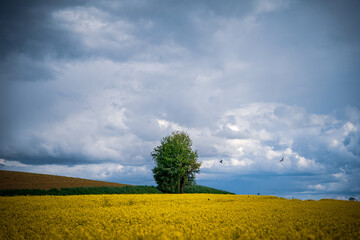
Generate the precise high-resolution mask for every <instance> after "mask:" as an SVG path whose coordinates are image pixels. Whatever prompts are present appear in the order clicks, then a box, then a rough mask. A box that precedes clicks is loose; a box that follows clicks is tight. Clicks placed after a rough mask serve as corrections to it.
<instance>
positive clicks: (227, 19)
mask: <svg viewBox="0 0 360 240" xmlns="http://www.w3.org/2000/svg"><path fill="white" fill-rule="evenodd" d="M0 9H1V10H0V11H1V16H0V31H1V36H4V37H2V38H1V39H0V59H1V62H0V71H1V72H2V75H1V76H0V93H1V94H0V95H1V96H0V114H1V117H0V132H1V136H0V164H3V165H5V168H11V169H16V168H19V169H20V168H21V169H24V170H27V171H32V170H36V169H38V171H42V172H46V171H49V170H51V171H53V172H54V173H56V174H59V173H61V172H69V173H71V174H76V175H78V174H80V173H81V172H83V173H84V172H86V171H89V172H91V174H93V173H94V174H95V175H96V176H97V178H99V179H115V178H116V176H117V175H116V173H115V172H116V171H115V170H113V171H112V170H110V169H117V170H118V171H120V169H122V170H121V171H122V176H123V177H124V178H125V176H126V177H128V178H132V179H135V177H134V176H135V175H136V174H140V173H142V174H144V176H146V177H144V178H143V179H144V181H145V179H146V181H148V182H149V181H150V180H149V179H151V171H150V169H151V166H152V161H151V157H150V152H151V150H152V149H153V147H154V146H156V145H157V144H158V143H159V141H160V139H161V138H162V137H163V136H165V135H167V134H169V133H170V132H171V131H172V130H174V129H183V130H187V131H189V132H190V133H191V136H192V137H193V140H194V146H195V147H196V148H197V149H198V150H199V154H200V156H201V161H203V162H204V167H203V171H202V175H201V176H202V177H201V178H199V181H204V182H206V181H207V182H208V183H210V182H211V181H212V178H219V176H224V179H227V180H226V181H227V182H226V183H224V184H223V186H226V185H229V184H233V183H234V182H236V181H240V182H244V183H245V182H253V185H254V186H255V185H256V186H260V185H261V182H266V181H267V179H268V178H270V177H267V178H266V177H265V176H264V174H272V175H274V177H273V179H271V180H269V181H273V183H279V182H280V181H282V179H283V178H286V179H288V181H292V183H293V184H292V185H294V184H297V183H298V182H301V181H302V180H303V179H306V178H307V177H308V179H309V181H308V182H307V183H306V184H305V183H304V184H299V186H298V187H296V188H295V187H294V188H293V191H296V192H298V193H299V194H304V193H301V192H306V191H308V192H312V193H311V194H313V193H314V194H316V193H318V194H320V193H322V194H326V193H328V194H330V193H331V194H337V193H340V192H344V191H350V190H351V189H353V190H351V191H352V192H354V193H355V192H359V190H356V186H353V185H351V184H345V180H344V179H348V180H350V178H352V180H351V182H355V181H357V180H358V178H359V176H358V174H356V170H357V169H358V168H359V166H358V159H359V152H360V150H359V149H360V147H359V145H360V140H359V138H360V137H359V131H358V130H359V128H360V127H359V110H358V109H359V108H360V105H359V103H360V99H359V94H358V89H359V87H360V85H359V84H360V83H359V81H358V76H359V68H358V65H359V56H360V54H359V45H360V44H359V34H358V33H357V31H356V30H357V29H356V27H357V26H358V25H359V15H358V14H357V12H358V10H359V9H360V8H359V3H358V2H357V1H346V2H344V1H327V2H326V3H325V2H324V1H293V0H257V1H242V2H241V3H239V2H238V1H223V2H221V3H220V2H218V1H185V2H184V1H182V2H170V1H110V0H109V1H101V2H100V1H51V2H47V1H31V2H30V1H27V2H21V3H20V2H17V1H12V2H1V8H0ZM281 154H283V155H286V156H287V158H289V160H290V161H289V162H288V163H286V164H287V165H286V164H285V165H284V166H283V167H281V166H280V167H279V166H278V165H277V164H275V165H274V164H272V159H276V158H278V157H280V155H281ZM218 158H226V159H227V161H228V163H229V164H228V165H226V164H224V169H218V167H219V166H217V165H216V164H215V162H216V159H218ZM34 166H36V167H34ZM51 166H53V167H51ZM96 166H99V169H100V170H95V169H96ZM232 169H233V170H234V171H237V172H234V171H231V170H232ZM102 173H103V174H102ZM84 174H85V173H84ZM91 174H89V176H91ZM240 174H244V175H249V177H248V178H246V179H245V178H244V179H241V178H239V175H240ZM85 175H86V174H85ZM250 175H251V176H250ZM261 176H264V177H263V178H262V177H261ZM291 176H294V178H293V179H292V178H291ZM295 176H297V177H295ZM124 178H122V179H124ZM256 178H258V179H259V181H257V180H255V179H256ZM134 181H135V180H134ZM139 181H141V180H139ZM232 181H233V182H232ZM211 184H215V183H214V182H211ZM280 186H281V189H283V190H284V191H285V192H286V191H288V190H289V189H287V188H286V186H284V185H281V184H280ZM264 188H267V189H269V191H270V190H274V191H275V190H276V191H277V192H279V191H280V190H281V189H272V188H271V187H270V185H266V184H265V185H264ZM234 191H238V192H240V190H234ZM284 194H285V193H284Z"/></svg>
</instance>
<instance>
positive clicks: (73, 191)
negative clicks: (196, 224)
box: [0, 185, 233, 196]
mask: <svg viewBox="0 0 360 240" xmlns="http://www.w3.org/2000/svg"><path fill="white" fill-rule="evenodd" d="M162 193H163V192H161V191H160V190H159V189H157V188H156V187H154V186H123V187H76V188H61V189H58V188H53V189H50V190H44V189H6V190H0V196H26V195H33V196H34V195H36V196H42V195H53V196H66V195H90V194H162ZM184 193H213V194H233V193H230V192H226V191H222V190H218V189H215V188H209V187H205V186H200V185H193V186H186V187H185V189H184Z"/></svg>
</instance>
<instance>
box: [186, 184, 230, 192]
mask: <svg viewBox="0 0 360 240" xmlns="http://www.w3.org/2000/svg"><path fill="white" fill-rule="evenodd" d="M184 193H212V194H234V193H231V192H227V191H223V190H219V189H215V188H210V187H205V186H200V185H191V186H185V190H184Z"/></svg>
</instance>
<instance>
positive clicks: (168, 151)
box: [151, 131, 201, 193]
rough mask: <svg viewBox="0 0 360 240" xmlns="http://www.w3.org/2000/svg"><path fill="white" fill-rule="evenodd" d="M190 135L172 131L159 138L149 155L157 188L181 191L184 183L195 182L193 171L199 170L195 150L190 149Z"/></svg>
mask: <svg viewBox="0 0 360 240" xmlns="http://www.w3.org/2000/svg"><path fill="white" fill-rule="evenodd" d="M191 146H192V141H191V139H190V136H189V135H188V134H187V133H185V132H181V131H174V132H172V133H171V134H170V135H168V136H166V137H164V138H163V139H162V140H161V144H160V146H157V147H155V148H154V150H153V151H152V152H151V156H152V157H153V160H154V161H155V164H156V166H155V167H154V169H153V170H152V171H153V173H154V179H155V181H156V183H157V184H158V188H159V189H160V190H161V191H163V192H167V193H183V192H184V187H185V185H192V184H195V183H196V182H195V173H199V172H200V165H201V163H200V162H198V161H197V158H198V153H197V151H192V149H191Z"/></svg>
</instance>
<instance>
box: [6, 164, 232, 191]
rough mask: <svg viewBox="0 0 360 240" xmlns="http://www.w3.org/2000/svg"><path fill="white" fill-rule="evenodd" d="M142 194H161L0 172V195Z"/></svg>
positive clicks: (200, 188)
mask: <svg viewBox="0 0 360 240" xmlns="http://www.w3.org/2000/svg"><path fill="white" fill-rule="evenodd" d="M184 192H185V193H213V194H233V193H230V192H226V191H222V190H218V189H214V188H209V187H205V186H200V185H195V186H186V187H185V191H184ZM145 193H146V194H147V193H157V194H161V193H162V192H161V191H160V190H158V189H157V188H156V187H154V186H134V185H126V184H121V183H113V182H103V181H95V180H88V179H82V178H72V177H63V176H55V175H47V174H36V173H26V172H13V171H4V170H0V196H16V195H61V196H64V195H85V194H86V195H88V194H145Z"/></svg>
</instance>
